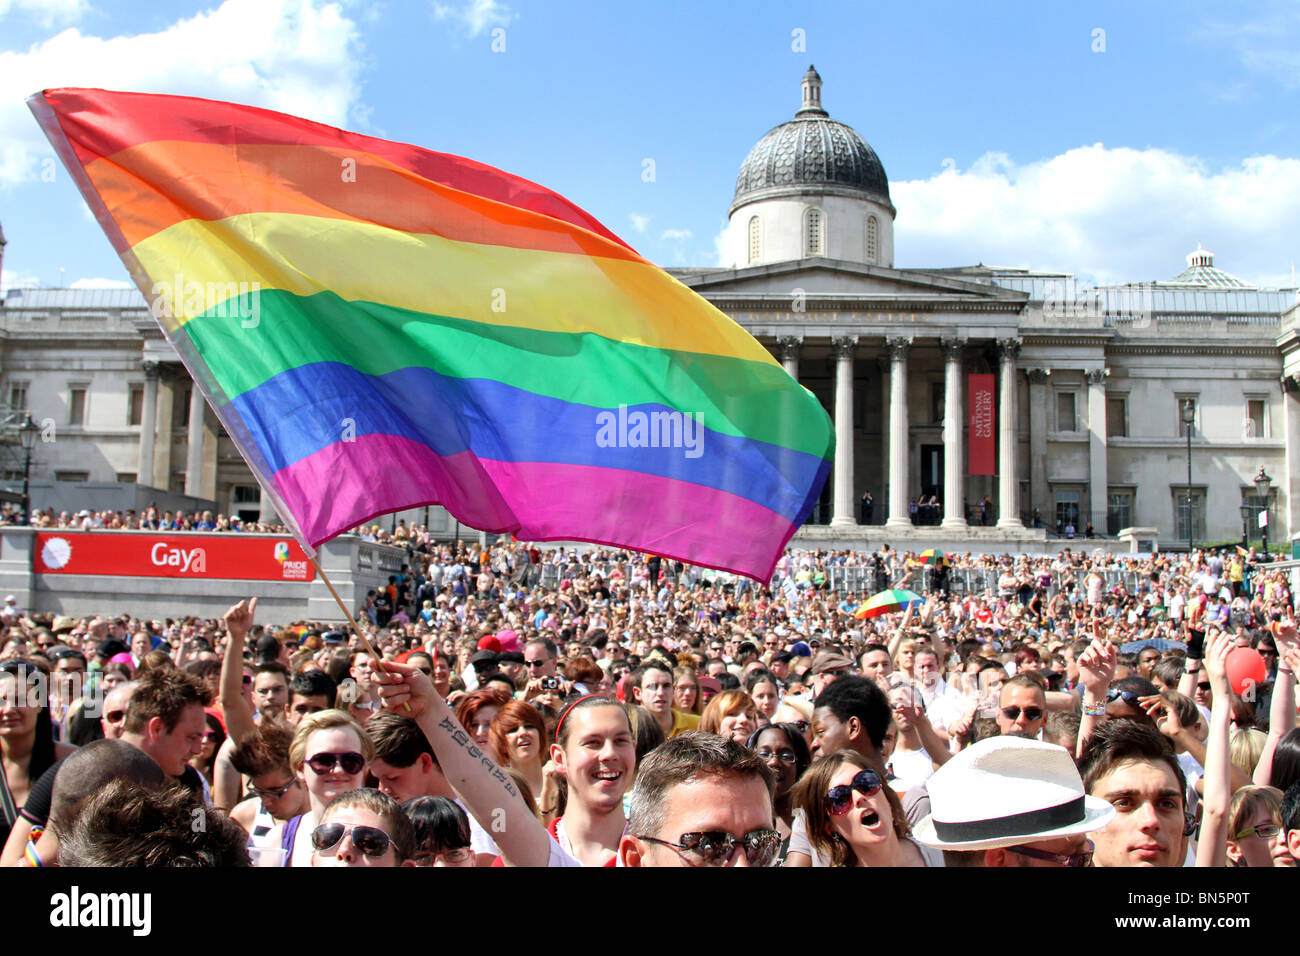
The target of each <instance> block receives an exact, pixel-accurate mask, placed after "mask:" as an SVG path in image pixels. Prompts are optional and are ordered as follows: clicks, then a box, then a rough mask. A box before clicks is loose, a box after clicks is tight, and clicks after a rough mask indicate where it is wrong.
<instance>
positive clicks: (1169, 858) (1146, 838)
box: [1080, 718, 1187, 867]
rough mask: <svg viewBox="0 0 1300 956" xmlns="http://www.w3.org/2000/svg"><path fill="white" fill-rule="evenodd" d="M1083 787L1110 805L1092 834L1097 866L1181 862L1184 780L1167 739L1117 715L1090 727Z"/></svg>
mask: <svg viewBox="0 0 1300 956" xmlns="http://www.w3.org/2000/svg"><path fill="white" fill-rule="evenodd" d="M1080 770H1081V772H1082V773H1083V779H1084V784H1085V786H1086V788H1087V792H1088V793H1089V794H1090V795H1092V796H1095V797H1100V798H1101V799H1103V800H1105V801H1107V802H1108V803H1109V804H1110V805H1111V806H1113V807H1114V808H1115V818H1114V820H1112V821H1111V822H1110V823H1109V824H1107V826H1106V827H1105V828H1104V829H1102V830H1099V831H1097V832H1096V833H1094V834H1093V842H1094V843H1095V844H1096V846H1097V851H1096V854H1095V856H1094V857H1093V862H1094V865H1096V866H1110V867H1115V866H1161V867H1168V866H1182V865H1183V862H1184V859H1185V857H1186V854H1187V819H1186V803H1185V797H1184V794H1185V793H1186V792H1187V781H1186V780H1185V779H1184V776H1183V768H1182V767H1181V766H1179V763H1178V758H1177V757H1176V756H1175V755H1174V751H1173V748H1172V747H1171V746H1170V745H1169V741H1168V739H1167V738H1166V737H1165V736H1164V735H1163V734H1161V733H1159V732H1157V731H1156V730H1154V729H1153V728H1152V727H1150V726H1149V725H1144V724H1140V723H1137V722H1136V721H1133V720H1127V719H1124V718H1118V719H1113V720H1107V721H1105V722H1104V723H1102V724H1101V725H1100V726H1098V727H1097V729H1096V730H1095V731H1093V733H1092V736H1091V737H1089V738H1088V742H1087V744H1086V745H1085V746H1084V749H1083V754H1082V756H1081V757H1080Z"/></svg>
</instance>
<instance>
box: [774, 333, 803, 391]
mask: <svg viewBox="0 0 1300 956" xmlns="http://www.w3.org/2000/svg"><path fill="white" fill-rule="evenodd" d="M776 344H777V345H778V346H780V349H781V367H782V368H784V369H785V370H786V373H787V374H788V375H789V376H790V377H791V378H792V379H794V380H795V381H796V382H797V381H799V347H800V346H801V345H802V344H803V339H802V338H800V337H799V336H797V335H783V336H781V337H780V338H778V339H777V340H776Z"/></svg>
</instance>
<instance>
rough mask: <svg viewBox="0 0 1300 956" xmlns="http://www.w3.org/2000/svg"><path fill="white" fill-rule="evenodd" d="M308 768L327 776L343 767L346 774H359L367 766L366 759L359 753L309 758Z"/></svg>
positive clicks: (320, 755) (322, 755)
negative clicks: (336, 768)
mask: <svg viewBox="0 0 1300 956" xmlns="http://www.w3.org/2000/svg"><path fill="white" fill-rule="evenodd" d="M307 766H309V767H311V769H312V770H314V771H316V772H317V773H319V774H326V773H329V772H330V771H332V770H333V769H334V768H335V767H342V768H343V772H344V773H346V774H352V775H356V774H359V773H360V772H361V771H362V770H363V769H364V768H365V766H366V758H365V757H363V756H361V754H359V753H346V754H317V755H316V756H314V757H308V758H307Z"/></svg>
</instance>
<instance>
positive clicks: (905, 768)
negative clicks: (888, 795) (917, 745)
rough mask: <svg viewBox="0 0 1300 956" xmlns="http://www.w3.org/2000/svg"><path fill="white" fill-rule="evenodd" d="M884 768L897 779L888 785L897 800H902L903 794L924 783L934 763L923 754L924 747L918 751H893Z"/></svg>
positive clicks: (931, 771)
mask: <svg viewBox="0 0 1300 956" xmlns="http://www.w3.org/2000/svg"><path fill="white" fill-rule="evenodd" d="M886 766H887V767H888V768H889V769H890V770H892V771H893V773H894V776H895V777H896V778H897V779H895V780H892V781H890V784H889V785H890V786H891V787H893V789H894V792H895V793H896V794H898V796H899V799H902V796H903V794H905V793H907V791H909V790H911V789H912V788H913V787H915V786H917V785H918V784H922V783H925V781H927V780H929V779H930V775H931V774H932V773H934V761H933V760H932V759H931V758H930V755H929V754H928V753H926V752H925V748H924V747H922V748H921V749H920V750H895V751H894V752H893V754H891V755H890V758H889V763H888V764H887V765H886Z"/></svg>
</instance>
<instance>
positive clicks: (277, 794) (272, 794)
mask: <svg viewBox="0 0 1300 956" xmlns="http://www.w3.org/2000/svg"><path fill="white" fill-rule="evenodd" d="M297 785H298V781H297V780H290V781H289V782H288V783H286V784H285V785H284V786H283V787H271V788H269V789H263V788H262V787H254V788H253V793H255V794H257V795H258V796H259V797H261V798H262V799H263V800H268V799H269V800H278V799H280V798H281V797H283V796H284V795H285V794H286V793H288V792H289V791H290V790H292V789H293V788H294V787H296V786H297Z"/></svg>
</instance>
